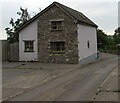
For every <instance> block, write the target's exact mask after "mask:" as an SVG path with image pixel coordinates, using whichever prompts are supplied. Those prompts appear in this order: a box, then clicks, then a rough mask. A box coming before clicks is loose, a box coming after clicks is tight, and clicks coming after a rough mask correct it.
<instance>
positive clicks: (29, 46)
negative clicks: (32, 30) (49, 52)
mask: <svg viewBox="0 0 120 103" xmlns="http://www.w3.org/2000/svg"><path fill="white" fill-rule="evenodd" d="M24 45H25V52H33V51H34V41H24Z"/></svg>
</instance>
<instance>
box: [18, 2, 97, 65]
mask: <svg viewBox="0 0 120 103" xmlns="http://www.w3.org/2000/svg"><path fill="white" fill-rule="evenodd" d="M55 6H56V7H57V9H60V10H61V11H62V12H63V13H65V15H66V17H67V16H68V18H69V17H70V20H71V22H72V20H73V21H74V23H75V24H73V25H74V26H73V27H76V33H77V41H74V42H78V45H77V49H76V47H74V48H73V49H75V50H77V51H78V52H77V53H78V54H76V55H77V56H78V61H77V59H76V60H75V59H74V56H73V57H70V56H69V55H68V54H69V52H68V53H65V52H66V51H71V50H69V48H67V49H68V50H65V49H66V48H65V47H66V46H67V45H66V44H67V42H68V40H67V37H65V38H63V41H62V40H61V41H60V40H59V39H56V41H54V42H53V41H52V40H51V37H49V36H48V37H49V38H48V37H47V39H46V41H45V40H44V41H45V43H43V41H40V40H39V39H40V38H39V36H40V37H42V38H46V37H44V36H45V35H52V33H53V34H54V33H55V32H56V31H57V30H55V29H60V27H62V26H64V25H65V24H64V23H65V20H67V19H66V18H64V17H62V16H61V18H59V17H57V16H58V15H55V13H56V12H55V13H54V9H55ZM51 8H52V9H53V10H52V11H50V9H51ZM48 12H49V13H50V15H52V16H53V15H55V17H56V19H54V18H55V17H54V18H52V17H51V16H47V17H49V19H50V20H49V19H48V20H46V19H45V20H46V21H44V20H42V18H46V16H45V15H46V14H47V13H48ZM58 12H59V10H58ZM52 13H53V14H52ZM60 15H61V14H60ZM42 16H43V17H42ZM40 17H41V18H40ZM50 17H51V18H50ZM57 18H59V19H57ZM55 20H56V21H55ZM60 20H62V21H60ZM47 22H48V23H47ZM42 23H44V25H48V28H46V27H45V28H42V27H44V25H43V24H42ZM52 23H53V24H52ZM38 25H39V26H38ZM40 25H42V26H40ZM49 25H50V26H52V27H51V28H52V29H53V30H55V32H53V31H51V29H50V28H49V27H50V26H49ZM69 26H70V25H69ZM71 27H72V25H71ZM71 27H70V29H72V28H71ZM38 28H39V29H38ZM65 28H68V27H62V29H64V30H63V31H62V32H61V34H63V33H64V34H67V33H70V32H69V31H68V32H64V31H65ZM96 29H97V25H96V24H94V23H93V22H92V21H91V20H90V19H88V18H87V17H86V16H84V15H83V14H82V13H80V12H77V11H76V10H73V9H71V8H68V7H66V6H64V5H62V4H60V3H57V2H54V3H52V4H51V5H50V6H48V7H47V8H45V9H44V10H43V11H41V12H40V13H38V14H37V15H36V16H35V17H33V18H32V19H30V20H29V21H28V22H27V23H26V24H24V25H23V26H22V27H20V28H19V29H18V32H19V61H39V60H40V59H41V61H42V60H43V61H44V62H45V61H47V59H46V58H47V57H48V59H49V60H48V62H50V60H51V61H52V62H53V61H54V62H55V60H56V61H57V60H58V59H56V58H61V60H62V59H64V60H63V62H64V63H69V61H70V60H71V61H72V59H74V60H73V61H77V63H84V62H88V61H91V60H94V59H96V58H97V35H96ZM41 30H42V32H41ZM45 30H48V31H45ZM38 31H39V32H38ZM44 31H45V32H46V34H45V33H44ZM59 31H60V30H59ZM58 34H59V33H58ZM58 34H56V35H58ZM56 35H54V37H53V39H55V38H58V37H59V35H58V37H55V36H56ZM50 40H51V41H50ZM48 41H50V42H49V43H48V44H47V43H46V42H48ZM65 41H66V42H65ZM42 43H43V44H44V46H43V45H42ZM47 45H50V47H49V46H47ZM69 45H73V44H72V43H71V44H69ZM53 46H54V47H53ZM68 47H70V46H68ZM45 48H46V49H45ZM47 50H48V51H50V52H49V53H48V51H47ZM73 51H74V50H72V52H71V55H72V54H73ZM54 53H57V54H54ZM44 54H46V55H44ZM40 55H41V56H40ZM53 55H54V58H53V57H52V56H53ZM77 56H76V58H77ZM71 58H72V59H71ZM38 59H39V60H38ZM59 62H60V60H58V63H59ZM55 63H57V62H55ZM70 63H72V62H70Z"/></svg>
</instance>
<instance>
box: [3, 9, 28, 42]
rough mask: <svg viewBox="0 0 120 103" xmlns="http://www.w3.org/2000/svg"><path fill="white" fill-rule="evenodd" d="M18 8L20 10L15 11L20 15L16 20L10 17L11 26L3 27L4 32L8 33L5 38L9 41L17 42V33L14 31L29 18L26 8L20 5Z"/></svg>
mask: <svg viewBox="0 0 120 103" xmlns="http://www.w3.org/2000/svg"><path fill="white" fill-rule="evenodd" d="M20 10H21V11H20V12H17V14H18V15H19V16H20V17H19V18H18V19H17V20H16V21H14V19H13V18H11V20H10V22H9V24H10V25H11V26H12V28H10V27H7V28H5V30H6V33H7V35H8V38H7V39H8V42H9V43H15V42H18V38H19V34H18V33H16V31H17V29H18V28H19V27H20V26H21V25H23V24H24V23H25V22H27V21H28V20H29V19H30V16H29V14H28V12H27V9H22V7H20Z"/></svg>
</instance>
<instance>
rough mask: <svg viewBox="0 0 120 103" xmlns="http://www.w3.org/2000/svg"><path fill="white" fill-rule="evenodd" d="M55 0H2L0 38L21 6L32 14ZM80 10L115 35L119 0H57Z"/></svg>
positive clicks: (101, 27)
mask: <svg viewBox="0 0 120 103" xmlns="http://www.w3.org/2000/svg"><path fill="white" fill-rule="evenodd" d="M54 1H55V0H1V1H0V18H2V19H1V21H0V39H5V38H6V37H7V36H6V33H5V30H4V29H5V28H6V27H10V25H9V21H10V18H14V19H16V18H17V17H18V15H17V14H16V13H17V12H18V11H20V10H19V8H20V7H23V8H28V12H29V13H30V15H31V16H32V15H33V12H36V13H37V12H38V11H39V8H41V9H42V10H43V9H44V8H46V7H47V6H48V5H50V4H51V3H52V2H54ZM56 1H57V2H59V3H62V4H64V5H66V6H69V7H71V8H73V9H75V10H78V11H80V12H82V13H83V14H85V15H86V16H87V17H89V18H90V19H91V20H92V21H93V22H95V23H96V24H97V25H98V26H99V28H100V29H102V30H103V31H104V32H105V33H107V34H108V35H113V34H114V30H115V29H116V28H117V27H118V0H97V2H96V0H56Z"/></svg>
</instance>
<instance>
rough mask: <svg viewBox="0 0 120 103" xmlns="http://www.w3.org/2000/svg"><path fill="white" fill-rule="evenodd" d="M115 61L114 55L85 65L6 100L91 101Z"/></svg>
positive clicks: (111, 69)
mask: <svg viewBox="0 0 120 103" xmlns="http://www.w3.org/2000/svg"><path fill="white" fill-rule="evenodd" d="M117 61H118V58H117V57H116V56H115V57H112V58H109V59H105V60H101V61H98V62H95V63H91V64H89V65H85V66H83V67H81V68H78V69H76V70H74V71H71V72H69V73H66V74H65V75H62V76H60V77H58V78H55V79H53V80H52V81H50V82H47V83H46V84H44V85H41V86H39V85H38V86H37V87H36V88H33V89H31V90H29V91H26V92H24V93H22V94H20V95H17V96H15V97H12V98H9V99H8V100H7V101H91V99H92V98H93V96H94V95H95V94H96V92H97V90H98V88H99V86H100V85H101V84H102V83H103V81H104V80H105V79H106V78H107V77H108V76H109V74H110V73H111V72H112V71H113V70H114V69H115V68H116V67H117V65H118V64H117Z"/></svg>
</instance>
